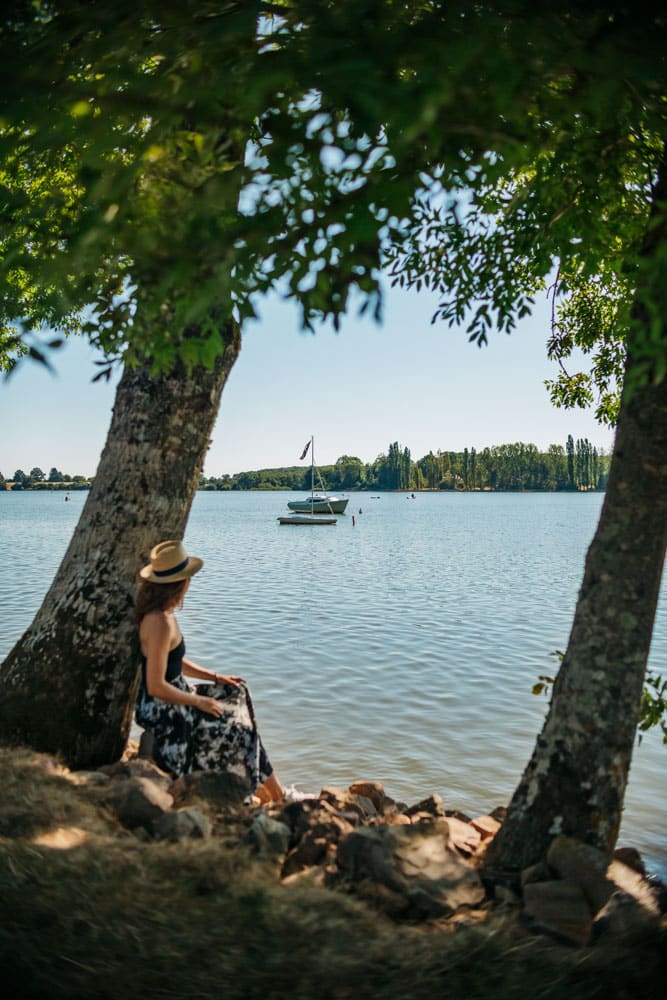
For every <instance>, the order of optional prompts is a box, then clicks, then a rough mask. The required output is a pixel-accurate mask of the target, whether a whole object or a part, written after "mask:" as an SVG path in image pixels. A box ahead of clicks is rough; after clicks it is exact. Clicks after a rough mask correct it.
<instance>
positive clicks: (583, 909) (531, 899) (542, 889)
mask: <svg viewBox="0 0 667 1000" xmlns="http://www.w3.org/2000/svg"><path fill="white" fill-rule="evenodd" d="M523 903H524V908H523V916H524V917H526V918H527V919H528V920H529V922H530V923H531V925H532V927H533V929H534V930H539V931H544V932H546V933H548V934H553V935H555V936H556V937H558V938H561V939H562V940H563V941H567V942H568V943H569V944H575V945H578V946H579V947H583V946H584V945H585V944H587V943H588V941H589V939H590V936H591V929H592V926H593V919H592V916H591V910H590V907H589V905H588V901H587V899H586V896H585V894H584V891H583V889H582V888H581V886H580V885H579V884H578V883H577V882H572V881H570V880H568V879H565V880H561V881H557V882H556V881H551V882H529V883H528V884H527V885H526V886H524V890H523Z"/></svg>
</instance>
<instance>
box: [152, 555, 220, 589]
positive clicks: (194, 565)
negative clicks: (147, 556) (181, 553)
mask: <svg viewBox="0 0 667 1000" xmlns="http://www.w3.org/2000/svg"><path fill="white" fill-rule="evenodd" d="M203 565H204V560H203V559H199V558H198V557H197V556H188V564H187V566H184V567H183V569H181V570H179V571H178V573H169V574H168V575H166V576H165V575H162V576H156V575H155V571H154V569H153V566H152V565H151V563H149V564H148V566H144V567H143V568H142V569H140V570H139V576H140V577H141V579H142V580H146V581H147V582H148V583H178V582H179V581H181V580H189V579H190V577H191V576H194V575H195V573H198V572H199V570H200V569H201V568H202V566H203Z"/></svg>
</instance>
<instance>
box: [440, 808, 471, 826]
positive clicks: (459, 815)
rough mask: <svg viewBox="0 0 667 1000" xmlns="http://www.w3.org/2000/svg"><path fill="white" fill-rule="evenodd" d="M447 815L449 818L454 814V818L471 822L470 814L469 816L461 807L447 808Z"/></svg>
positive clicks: (463, 821)
mask: <svg viewBox="0 0 667 1000" xmlns="http://www.w3.org/2000/svg"><path fill="white" fill-rule="evenodd" d="M445 816H446V817H447V819H449V817H450V816H453V817H454V819H460V820H461V822H462V823H469V822H470V816H468V814H467V813H463V812H461V810H460V809H445Z"/></svg>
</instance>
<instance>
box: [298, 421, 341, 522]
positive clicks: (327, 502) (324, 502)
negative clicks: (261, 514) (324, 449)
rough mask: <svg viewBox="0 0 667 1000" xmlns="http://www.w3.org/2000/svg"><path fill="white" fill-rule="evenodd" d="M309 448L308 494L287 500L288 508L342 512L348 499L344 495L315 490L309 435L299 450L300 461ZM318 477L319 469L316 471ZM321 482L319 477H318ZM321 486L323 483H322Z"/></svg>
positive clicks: (313, 445)
mask: <svg viewBox="0 0 667 1000" xmlns="http://www.w3.org/2000/svg"><path fill="white" fill-rule="evenodd" d="M309 450H310V496H309V497H306V499H305V500H288V501H287V506H288V507H289V509H290V510H293V511H295V512H296V513H299V514H344V513H345V508H346V507H347V505H348V503H349V500H348V499H347V498H346V497H333V496H329V495H328V494H327V493H316V492H315V438H313V437H311V439H310V441H309V442H308V444H307V445H306V447H305V448H304V449H303V451H302V452H301V457H300V461H303V459H304V458H305V457H306V455H307V454H308V451H309ZM318 477H319V471H318ZM320 483H321V477H320ZM322 488H323V484H322Z"/></svg>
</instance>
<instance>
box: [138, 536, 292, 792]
mask: <svg viewBox="0 0 667 1000" xmlns="http://www.w3.org/2000/svg"><path fill="white" fill-rule="evenodd" d="M150 558H151V561H150V563H149V564H148V565H147V566H144V567H143V569H142V570H140V573H139V576H140V583H139V592H138V595H137V612H136V616H137V622H138V623H139V639H140V643H141V654H142V678H141V684H140V687H139V696H138V699H137V707H136V713H135V718H136V721H137V722H138V724H139V725H140V726H142V727H143V728H144V729H146V730H148V731H149V732H151V733H152V734H153V736H154V737H155V744H156V749H157V754H156V756H157V757H158V758H159V763H160V764H161V765H162V766H163V767H164V768H165V769H166V770H168V771H170V772H171V773H172V774H173V775H174V777H178V776H179V775H181V774H188V773H190V772H191V771H210V770H224V771H230V772H232V773H233V774H238V775H239V776H240V777H241V778H244V779H246V780H247V781H248V782H249V784H250V788H251V792H252V793H253V794H254V796H255V799H256V801H257V802H258V803H259V804H265V803H269V802H277V801H280V800H282V799H284V798H285V796H286V792H285V789H284V788H283V787H282V785H281V784H280V782H279V781H278V779H277V778H276V776H275V774H274V772H273V768H272V766H271V764H270V762H269V759H268V757H267V755H266V752H265V750H264V747H263V746H262V741H261V740H260V738H259V733H258V732H257V726H256V724H255V716H254V712H253V707H252V700H251V698H250V692H249V691H248V688H247V686H246V683H245V681H244V680H243V679H242V678H241V677H228V676H225V675H223V674H216V673H213V671H211V670H204V669H202V667H198V666H197V665H196V663H193V662H192V661H191V660H188V659H186V657H185V643H184V641H183V636H182V635H181V630H180V628H179V627H178V622H177V621H176V618H175V616H174V610H175V609H176V608H177V607H181V605H182V604H183V598H184V597H185V594H186V592H187V590H188V587H189V586H190V578H191V577H192V576H194V574H195V573H197V572H199V570H200V569H201V568H202V566H203V560H201V559H198V558H196V557H195V556H188V554H187V552H186V551H185V548H184V547H183V544H182V542H174V541H166V542H160V544H159V545H156V546H155V548H153V549H152V551H151V557H150ZM186 677H193V678H195V679H196V680H199V681H206V682H207V683H206V684H204V685H197V686H196V687H195V685H193V684H190V683H189V682H188V681H187V680H186ZM288 797H289V798H290V799H291V800H293V799H294V798H297V797H302V796H300V795H299V793H296V792H294V790H292V789H290V793H289V795H288ZM303 797H305V796H303Z"/></svg>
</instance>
